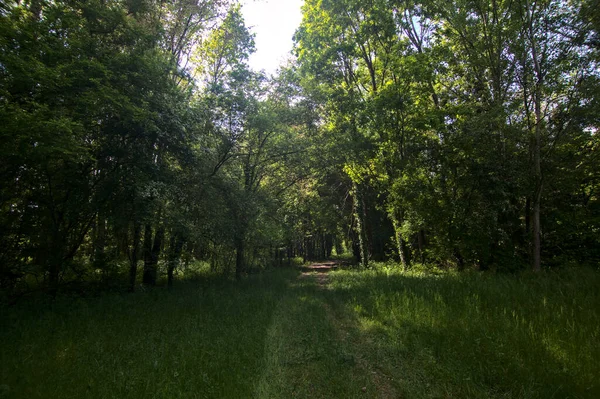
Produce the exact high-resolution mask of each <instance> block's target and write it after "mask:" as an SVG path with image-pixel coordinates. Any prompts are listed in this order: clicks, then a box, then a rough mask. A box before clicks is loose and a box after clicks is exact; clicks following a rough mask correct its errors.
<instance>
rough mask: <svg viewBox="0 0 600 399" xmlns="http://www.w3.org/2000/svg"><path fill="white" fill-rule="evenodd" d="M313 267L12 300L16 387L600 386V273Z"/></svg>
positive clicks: (246, 392) (466, 391) (181, 394)
mask: <svg viewBox="0 0 600 399" xmlns="http://www.w3.org/2000/svg"><path fill="white" fill-rule="evenodd" d="M316 276H317V273H312V274H308V275H306V274H304V275H301V273H300V271H299V270H298V269H282V270H275V271H270V272H265V273H263V274H260V275H254V276H251V277H249V278H247V279H246V280H244V281H242V282H237V283H235V282H229V281H225V280H210V281H204V282H198V281H196V282H186V283H180V284H179V285H177V286H176V287H175V288H174V289H173V290H171V291H168V290H166V289H161V288H159V289H155V290H150V291H148V292H140V293H136V294H133V295H115V294H106V295H104V296H102V297H100V298H88V299H77V300H73V299H71V300H67V299H63V300H59V301H56V302H54V303H53V304H52V305H46V306H44V307H43V309H44V310H39V308H40V307H39V304H38V305H35V306H34V305H33V304H29V305H27V304H25V303H23V304H19V305H17V306H16V307H12V308H9V309H2V310H1V314H0V316H1V323H2V324H1V327H2V328H1V330H0V398H295V397H298V398H378V397H379V398H488V397H489V398H598V397H600V345H599V338H600V275H599V274H598V273H597V272H592V271H587V270H579V271H565V272H561V273H558V274H557V273H549V274H541V275H519V276H512V275H511V276H501V275H492V274H478V273H464V274H441V275H435V274H420V273H416V272H413V273H409V274H403V273H400V272H399V271H397V270H395V269H385V268H379V269H378V270H369V271H352V270H340V271H334V272H331V273H328V274H327V278H318V277H316Z"/></svg>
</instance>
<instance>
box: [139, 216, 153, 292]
mask: <svg viewBox="0 0 600 399" xmlns="http://www.w3.org/2000/svg"><path fill="white" fill-rule="evenodd" d="M151 269H152V226H151V225H150V224H146V226H145V227H144V274H143V276H142V283H143V284H144V285H154V284H153V280H152V275H153V273H152V270H151Z"/></svg>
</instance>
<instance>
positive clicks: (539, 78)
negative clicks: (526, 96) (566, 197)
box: [525, 0, 544, 271]
mask: <svg viewBox="0 0 600 399" xmlns="http://www.w3.org/2000/svg"><path fill="white" fill-rule="evenodd" d="M525 5H526V7H527V23H528V34H529V42H530V45H531V59H532V61H533V69H534V72H535V77H536V82H535V87H534V92H533V103H534V113H535V131H534V132H535V136H534V144H533V169H534V172H533V175H534V179H535V188H534V195H533V204H532V205H533V220H532V222H533V226H532V227H533V231H532V234H533V264H532V268H533V270H534V271H539V270H540V269H541V247H542V245H541V226H540V210H541V199H542V166H541V146H542V144H541V140H542V123H543V115H542V85H543V84H544V76H543V73H542V69H541V65H540V60H539V56H538V51H537V43H536V39H535V33H534V27H533V18H532V15H531V8H530V4H529V1H528V0H526V2H525Z"/></svg>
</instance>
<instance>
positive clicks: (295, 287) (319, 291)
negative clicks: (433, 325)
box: [256, 261, 401, 398]
mask: <svg viewBox="0 0 600 399" xmlns="http://www.w3.org/2000/svg"><path fill="white" fill-rule="evenodd" d="M340 266H341V265H340V264H339V262H333V261H327V262H319V263H313V264H311V265H309V266H304V267H302V269H301V273H300V274H299V275H298V277H297V278H296V279H294V280H293V281H291V285H290V290H289V291H288V293H287V294H286V295H285V296H284V297H283V298H281V301H280V302H279V305H278V306H277V309H276V310H275V315H274V317H273V320H272V323H271V325H270V327H269V332H268V338H267V343H266V347H265V358H264V373H263V375H262V376H261V381H260V383H259V386H258V387H257V395H256V396H257V397H263V398H283V397H286V398H287V397H304V398H332V397H344V398H398V397H401V396H399V395H397V394H396V392H395V390H394V389H393V387H392V385H391V384H390V381H389V380H388V378H386V377H385V376H384V375H382V374H381V373H380V372H379V370H378V368H377V367H376V365H374V364H371V363H370V362H369V361H367V359H366V356H365V355H364V354H363V353H362V352H361V350H360V349H359V348H360V345H357V343H358V342H357V341H356V340H357V339H360V335H361V334H360V333H357V331H358V330H357V327H358V326H357V325H356V324H357V323H356V320H355V319H354V318H353V315H352V313H351V312H349V310H348V309H347V308H346V304H345V302H344V301H343V300H340V299H339V298H337V296H336V295H335V293H334V292H333V291H331V287H330V278H331V274H330V272H332V271H334V270H336V269H337V268H339V267H340Z"/></svg>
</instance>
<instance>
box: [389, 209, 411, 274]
mask: <svg viewBox="0 0 600 399" xmlns="http://www.w3.org/2000/svg"><path fill="white" fill-rule="evenodd" d="M392 219H393V220H392V224H393V225H394V235H395V237H396V248H397V250H398V256H399V257H400V264H401V265H402V268H403V269H404V270H405V271H406V270H408V268H409V267H410V264H409V263H408V259H407V257H406V244H405V242H404V238H402V234H401V231H400V227H401V221H400V220H399V219H400V218H397V217H393V218H392Z"/></svg>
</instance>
